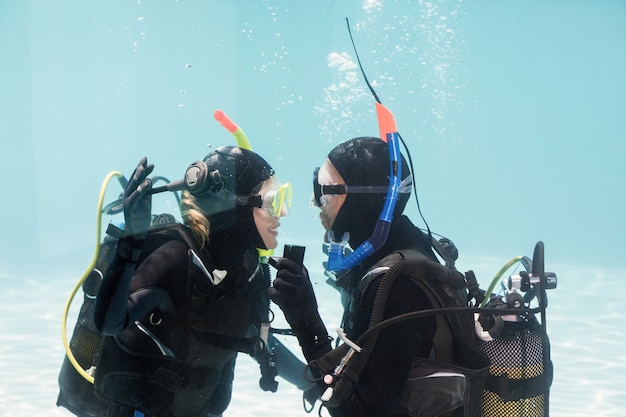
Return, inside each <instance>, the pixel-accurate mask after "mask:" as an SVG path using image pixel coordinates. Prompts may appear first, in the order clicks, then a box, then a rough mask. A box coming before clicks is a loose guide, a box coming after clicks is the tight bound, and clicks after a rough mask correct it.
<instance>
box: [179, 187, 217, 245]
mask: <svg viewBox="0 0 626 417" xmlns="http://www.w3.org/2000/svg"><path fill="white" fill-rule="evenodd" d="M180 212H181V216H182V218H183V223H184V224H186V225H187V226H189V228H190V229H191V232H192V233H193V237H194V238H196V240H197V241H198V242H199V243H200V247H201V248H203V247H204V245H206V244H207V243H209V232H210V230H211V223H210V222H209V219H208V218H207V216H206V215H205V214H204V213H203V212H202V209H201V208H200V206H199V205H198V202H197V201H196V198H195V197H194V196H193V195H191V193H190V192H189V191H186V190H185V191H183V192H182V196H181V200H180Z"/></svg>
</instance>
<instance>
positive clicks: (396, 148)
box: [326, 102, 402, 272]
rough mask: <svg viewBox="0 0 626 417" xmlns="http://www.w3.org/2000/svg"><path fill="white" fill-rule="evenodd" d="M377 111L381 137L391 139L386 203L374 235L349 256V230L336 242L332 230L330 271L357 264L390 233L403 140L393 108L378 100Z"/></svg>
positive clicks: (373, 250)
mask: <svg viewBox="0 0 626 417" xmlns="http://www.w3.org/2000/svg"><path fill="white" fill-rule="evenodd" d="M376 113H377V115H378V126H379V129H380V137H381V139H382V140H383V142H387V148H388V149H389V186H388V187H387V195H386V197H385V204H384V206H383V209H382V210H381V212H380V216H378V220H377V221H376V226H375V227H374V231H373V232H372V235H371V236H370V237H369V238H368V239H367V240H366V241H365V242H363V243H361V244H360V245H359V247H358V248H356V249H355V250H354V252H352V253H350V254H348V255H347V256H344V248H345V247H346V245H347V243H348V239H349V234H348V233H345V234H344V235H343V237H342V240H341V241H340V242H335V241H334V234H333V232H332V231H329V232H328V241H329V242H330V249H329V252H328V265H327V266H326V269H327V270H328V271H333V272H338V271H342V270H346V269H351V268H354V267H355V266H356V265H358V264H359V263H361V262H362V261H363V260H364V259H366V258H368V257H369V256H370V255H371V254H373V253H374V252H376V251H377V250H378V249H380V247H381V246H383V245H384V244H385V242H386V241H387V237H388V236H389V229H390V228H391V222H392V220H393V211H394V209H395V207H396V202H397V201H398V197H399V196H400V185H401V183H402V181H401V178H402V163H401V156H400V142H399V138H398V136H399V135H398V130H397V129H396V122H395V120H394V118H393V114H392V113H391V112H390V111H389V109H387V108H386V107H385V106H384V105H382V104H381V103H379V102H378V103H376Z"/></svg>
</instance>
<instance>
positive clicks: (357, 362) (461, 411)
mask: <svg viewBox="0 0 626 417" xmlns="http://www.w3.org/2000/svg"><path fill="white" fill-rule="evenodd" d="M398 278H400V279H410V280H411V281H412V282H413V283H415V284H416V285H417V286H418V287H419V288H421V289H422V291H423V292H424V293H425V294H426V295H427V297H428V299H429V300H430V302H431V304H432V306H433V309H432V310H425V311H423V312H421V314H422V317H423V316H427V315H433V314H434V315H435V319H436V324H437V330H436V333H435V336H434V338H433V354H432V355H431V357H429V358H418V357H415V358H414V360H413V364H412V367H411V370H410V373H409V378H408V380H407V383H406V386H405V390H404V393H403V395H402V398H401V400H400V402H399V404H398V405H397V407H396V412H397V413H400V414H404V415H411V416H440V415H446V413H450V412H453V413H454V415H455V416H457V415H458V416H477V415H478V413H479V409H480V400H481V395H482V391H483V388H484V383H485V378H486V376H487V373H488V366H489V361H488V359H487V357H486V356H485V355H484V353H483V352H482V351H481V350H480V349H478V348H477V347H476V346H475V344H473V339H474V337H473V331H472V329H473V320H472V314H471V311H465V312H464V313H459V312H455V313H453V314H435V312H436V311H441V310H440V309H441V308H459V307H461V308H462V307H466V306H467V292H466V291H465V289H466V281H465V277H464V276H463V274H461V273H459V272H457V271H453V270H451V269H448V268H446V267H445V266H442V265H440V264H438V263H436V262H433V261H430V260H428V259H427V258H426V257H425V256H423V255H422V254H420V253H419V252H416V251H413V250H406V251H396V252H394V253H392V254H390V255H388V256H387V257H385V258H384V259H382V260H381V261H379V262H378V263H377V264H376V265H374V266H373V267H372V268H371V269H370V272H369V273H367V274H365V276H364V277H363V279H362V280H361V282H360V283H359V285H358V287H357V290H356V291H354V292H353V294H354V297H355V298H353V300H352V303H351V305H353V306H355V305H358V300H357V299H356V298H358V297H359V296H360V295H361V294H362V293H363V292H364V291H365V290H366V288H367V287H368V286H369V285H371V283H372V282H373V281H374V280H380V284H379V287H378V289H377V293H376V297H375V300H374V305H373V309H372V314H371V319H370V325H369V329H368V330H367V331H366V332H365V333H363V334H362V335H361V336H360V337H359V338H358V339H357V340H356V345H358V346H359V347H360V348H362V351H361V352H360V353H359V352H356V351H355V350H353V349H352V348H350V347H349V346H348V345H347V344H342V345H340V346H339V347H338V348H336V349H335V350H333V351H331V352H329V353H328V354H326V355H325V356H323V357H322V358H320V359H318V360H315V361H313V362H312V364H311V366H313V367H315V368H317V370H318V371H319V372H320V373H321V374H322V375H324V374H326V375H331V376H332V378H328V379H327V380H328V381H331V380H332V383H331V384H330V385H329V387H328V388H327V390H326V392H325V394H324V395H323V396H322V400H323V401H325V402H326V405H327V406H329V407H334V406H337V405H339V404H341V403H342V402H343V401H344V400H345V399H346V398H347V397H348V396H349V395H350V393H351V392H352V389H353V388H352V387H353V385H354V384H355V383H356V381H358V376H359V374H360V372H361V371H362V370H363V368H364V367H365V364H366V363H367V360H368V357H369V353H370V352H371V351H372V348H373V347H374V345H375V343H376V339H377V336H378V332H379V330H381V329H382V326H389V325H392V324H393V323H394V322H399V321H402V320H403V317H402V316H398V317H393V318H390V319H387V320H385V321H382V313H383V311H384V307H385V303H386V299H387V296H388V294H389V290H390V288H391V286H392V284H393V282H394V281H395V280H396V279H398ZM353 314H358V312H353ZM418 314H419V313H418Z"/></svg>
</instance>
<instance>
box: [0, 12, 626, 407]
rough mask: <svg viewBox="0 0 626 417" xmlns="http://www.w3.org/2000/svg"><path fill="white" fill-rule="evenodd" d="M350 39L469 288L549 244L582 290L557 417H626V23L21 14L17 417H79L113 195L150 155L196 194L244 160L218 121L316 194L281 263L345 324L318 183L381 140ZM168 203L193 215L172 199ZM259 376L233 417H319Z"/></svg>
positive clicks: (554, 311) (2, 395) (14, 210)
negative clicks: (82, 363) (471, 276)
mask: <svg viewBox="0 0 626 417" xmlns="http://www.w3.org/2000/svg"><path fill="white" fill-rule="evenodd" d="M345 17H349V18H350V21H351V27H352V30H353V33H354V36H355V42H356V44H357V47H358V49H359V52H360V55H361V60H362V61H363V65H364V66H365V69H366V71H367V75H368V77H369V79H370V81H371V82H372V84H373V86H374V88H375V89H376V91H377V93H378V94H379V96H380V98H381V100H382V101H383V103H384V104H386V105H387V106H388V107H389V108H390V109H391V111H392V112H393V113H394V114H395V116H396V120H397V123H398V128H399V130H400V132H401V134H402V136H403V137H404V139H405V140H406V141H407V144H408V145H409V148H410V151H411V154H412V157H413V162H414V164H415V172H414V174H415V179H416V182H417V189H418V195H419V198H420V203H421V207H422V212H423V214H424V216H425V218H426V220H427V221H428V224H429V225H430V227H431V229H432V230H433V231H435V232H437V233H441V234H444V235H446V236H448V237H450V238H451V239H453V240H454V242H455V243H456V244H457V246H458V247H459V250H460V252H461V257H460V259H459V267H460V269H462V270H468V269H473V270H475V271H476V273H477V275H478V278H479V280H480V281H481V283H482V284H483V286H486V285H487V284H488V283H489V281H490V280H491V278H492V277H493V276H494V275H495V273H496V271H498V270H499V269H500V267H501V266H502V265H503V264H504V263H505V262H506V261H508V260H509V259H510V258H512V257H513V256H516V255H521V254H525V255H532V250H533V247H534V245H535V243H536V242H537V241H538V240H542V241H544V242H545V247H546V269H547V270H549V271H554V272H556V273H557V274H558V277H559V284H558V289H556V290H552V291H551V292H550V293H549V301H550V306H549V310H548V321H547V325H548V330H549V334H550V338H551V341H552V355H553V356H552V358H553V361H554V364H555V377H554V383H553V385H552V394H551V398H550V402H551V415H552V416H568V417H571V416H590V415H593V416H626V411H625V408H626V388H625V386H626V376H625V375H626V365H625V363H626V353H624V348H625V347H626V331H625V330H624V325H623V321H624V319H626V313H625V311H626V309H625V307H626V303H625V302H624V295H623V292H624V290H625V289H626V285H625V284H624V282H623V280H624V277H625V276H626V268H625V267H624V265H623V256H622V253H623V249H624V248H625V247H626V238H625V232H626V227H625V226H626V221H625V220H624V213H625V212H626V203H625V186H624V180H625V179H626V175H625V174H626V172H625V170H626V169H625V168H624V160H625V157H626V149H625V148H626V129H625V123H626V122H625V120H626V118H625V116H626V115H625V112H624V109H625V108H626V99H625V97H626V77H624V74H626V48H624V45H625V44H626V42H625V41H626V2H623V1H619V0H614V1H610V0H602V1H595V2H590V1H577V0H567V1H566V0H553V1H539V0H529V1H507V2H503V1H495V0H493V1H492V0H482V1H459V0H450V1H435V0H433V1H417V0H411V1H410V0H407V1H393V2H392V1H375V0H371V1H350V2H335V1H330V0H318V1H314V2H313V1H304V0H300V1H255V2H252V1H227V0H223V1H190V0H188V1H183V0H178V1H174V0H167V1H166V0H163V1H158V2H157V1H147V0H135V1H122V0H111V1H106V2H105V1H89V0H86V1H79V0H67V1H50V2H49V1H45V0H32V1H18V0H8V1H3V2H2V3H0V34H1V36H0V59H1V62H2V66H1V67H0V74H1V78H0V79H1V81H0V94H1V96H0V97H1V99H0V135H1V137H2V151H1V152H0V174H1V175H0V182H1V185H2V191H3V195H4V197H3V198H2V204H0V218H2V219H3V224H2V232H1V233H0V236H1V238H0V239H1V240H0V245H1V246H0V249H1V251H0V253H1V254H2V255H0V289H1V291H0V416H20V417H21V416H26V415H45V416H69V415H70V413H69V412H67V411H66V410H64V409H59V408H57V407H55V405H54V404H55V400H56V394H57V385H56V377H57V373H58V370H59V367H60V364H61V361H62V358H63V354H64V352H63V348H62V344H61V336H60V335H61V331H60V328H61V317H62V312H63V307H64V304H65V302H66V300H67V297H68V295H69V292H70V290H71V289H72V287H73V285H74V284H75V282H76V281H77V280H78V278H79V277H80V276H81V275H82V273H83V272H84V270H85V268H86V267H87V265H88V264H89V262H90V260H91V257H92V255H93V251H94V246H95V242H96V234H95V233H96V203H97V200H98V195H99V191H100V186H101V183H102V180H103V178H104V177H105V175H106V174H107V173H109V172H110V171H112V170H120V171H122V172H123V173H125V174H126V175H129V174H130V173H131V172H132V169H133V167H134V166H135V164H136V162H137V160H138V159H139V158H140V157H142V156H144V155H146V156H148V158H149V160H150V161H151V162H153V163H155V165H156V172H157V173H158V174H160V175H164V176H166V177H169V178H170V179H178V178H180V177H182V174H183V173H184V170H185V168H186V167H187V165H188V164H189V163H190V162H192V161H194V160H197V159H201V158H202V157H203V156H204V155H205V154H206V153H207V152H208V150H209V148H208V147H207V145H208V146H212V147H215V146H219V145H222V144H233V143H234V142H233V139H232V137H230V136H229V135H228V134H227V133H226V132H225V131H224V130H223V129H222V128H221V127H220V126H219V125H218V124H217V123H216V122H215V121H214V120H213V118H212V114H213V112H214V111H215V110H216V109H223V110H224V111H225V112H226V113H227V114H229V115H230V116H231V117H232V118H233V119H234V120H235V121H236V122H238V123H239V124H240V125H241V126H242V127H243V129H244V130H245V131H246V133H247V134H248V136H249V137H250V139H251V141H252V145H253V147H254V149H255V150H257V151H258V152H259V153H261V154H263V155H264V156H265V157H266V158H267V159H268V160H269V161H270V162H271V163H272V165H273V166H274V168H275V169H276V171H277V173H278V176H279V177H280V178H281V179H282V180H283V181H290V182H291V183H293V185H294V207H293V211H292V213H291V215H290V216H289V217H287V218H286V219H284V221H283V226H282V228H281V235H280V241H281V244H284V243H292V244H301V245H306V246H307V248H308V249H307V255H306V263H307V265H309V268H310V270H311V276H312V280H313V282H314V283H315V289H316V291H317V293H318V298H319V302H320V307H321V311H322V316H323V317H324V318H325V320H326V322H327V324H328V327H329V328H330V329H332V328H334V327H336V326H337V325H338V324H339V307H338V299H337V297H336V295H335V293H333V291H332V290H331V289H330V288H329V287H327V286H326V285H325V284H324V282H323V277H322V274H321V269H320V267H319V265H320V263H321V261H322V259H323V258H322V255H321V253H320V251H319V248H320V246H321V237H322V229H321V226H320V225H319V221H318V219H317V212H316V211H315V210H312V209H310V208H309V199H310V195H311V191H310V180H311V172H312V169H313V167H314V166H316V165H320V164H322V163H323V161H324V157H325V155H326V154H327V152H328V150H330V149H331V148H332V147H333V146H334V145H336V144H337V143H340V142H341V141H344V140H346V139H349V138H351V137H354V136H359V135H377V126H376V120H375V114H374V105H373V103H374V101H373V99H372V98H371V95H370V93H369V91H368V90H367V87H366V86H365V83H364V82H363V80H362V77H361V75H360V73H359V72H358V69H357V66H356V57H355V55H354V53H353V51H352V46H351V44H350V40H349V37H348V34H347V30H346V25H345ZM119 191H120V189H119V186H118V185H117V183H115V182H114V183H112V184H111V186H110V189H109V191H108V192H107V194H106V201H107V202H108V201H111V200H112V199H114V198H115V197H116V196H117V194H118V193H119ZM154 204H155V212H157V211H170V212H175V210H176V207H175V201H173V199H172V197H171V196H166V195H160V196H158V197H155V203H154ZM409 206H410V208H409V210H408V213H409V215H410V216H411V217H412V218H413V219H414V220H415V221H416V222H417V223H418V224H420V225H422V226H423V222H422V221H421V220H420V219H419V215H418V213H417V210H416V208H415V204H413V203H411V204H410V205H409ZM108 220H109V219H105V222H106V221H108ZM279 251H280V249H279ZM77 308H78V305H74V306H73V307H72V313H73V314H74V316H72V315H71V314H70V328H71V324H72V320H73V317H75V312H76V310H77ZM277 320H278V321H279V322H280V320H281V318H280V317H279V318H278V319H277ZM286 343H291V345H293V341H290V340H287V341H286ZM292 347H293V348H294V350H296V347H295V346H292ZM258 377H259V375H258V368H257V365H256V364H255V363H253V362H252V361H251V360H250V359H248V358H245V357H242V358H241V359H240V361H239V365H238V369H237V375H236V380H235V392H234V395H233V401H232V404H231V407H230V408H229V410H228V411H227V412H226V414H225V415H226V416H266V415H267V416H269V415H272V416H294V415H305V413H304V411H302V409H301V400H300V396H299V393H298V392H297V390H295V388H293V387H291V386H290V385H289V384H288V383H286V382H284V381H283V382H281V383H280V388H279V391H278V393H276V394H270V393H265V392H262V391H261V390H260V389H258V387H257V381H258Z"/></svg>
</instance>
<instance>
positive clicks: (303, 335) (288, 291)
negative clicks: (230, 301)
mask: <svg viewBox="0 0 626 417" xmlns="http://www.w3.org/2000/svg"><path fill="white" fill-rule="evenodd" d="M276 267H277V268H278V272H277V273H276V279H274V283H273V285H272V286H271V287H269V288H268V289H267V294H268V295H269V297H270V299H271V300H272V301H273V302H275V303H276V304H277V305H278V306H279V307H280V309H281V310H282V311H283V313H284V314H285V318H286V319H287V322H289V325H290V326H291V328H292V329H293V330H294V331H295V332H296V336H297V337H298V342H299V343H300V346H302V351H303V353H304V356H305V358H306V359H307V360H308V361H311V360H313V359H317V358H319V357H320V356H321V355H323V354H324V353H326V352H327V351H329V350H330V349H331V347H330V338H329V337H328V332H327V331H326V327H325V326H324V323H323V322H322V319H321V317H320V315H319V313H318V311H317V300H316V299H315V293H314V291H313V286H312V285H311V280H310V279H309V273H308V271H307V270H306V268H305V267H304V266H303V265H300V264H298V263H296V262H294V261H291V260H289V259H287V258H281V259H280V260H279V261H278V263H277V265H276Z"/></svg>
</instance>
